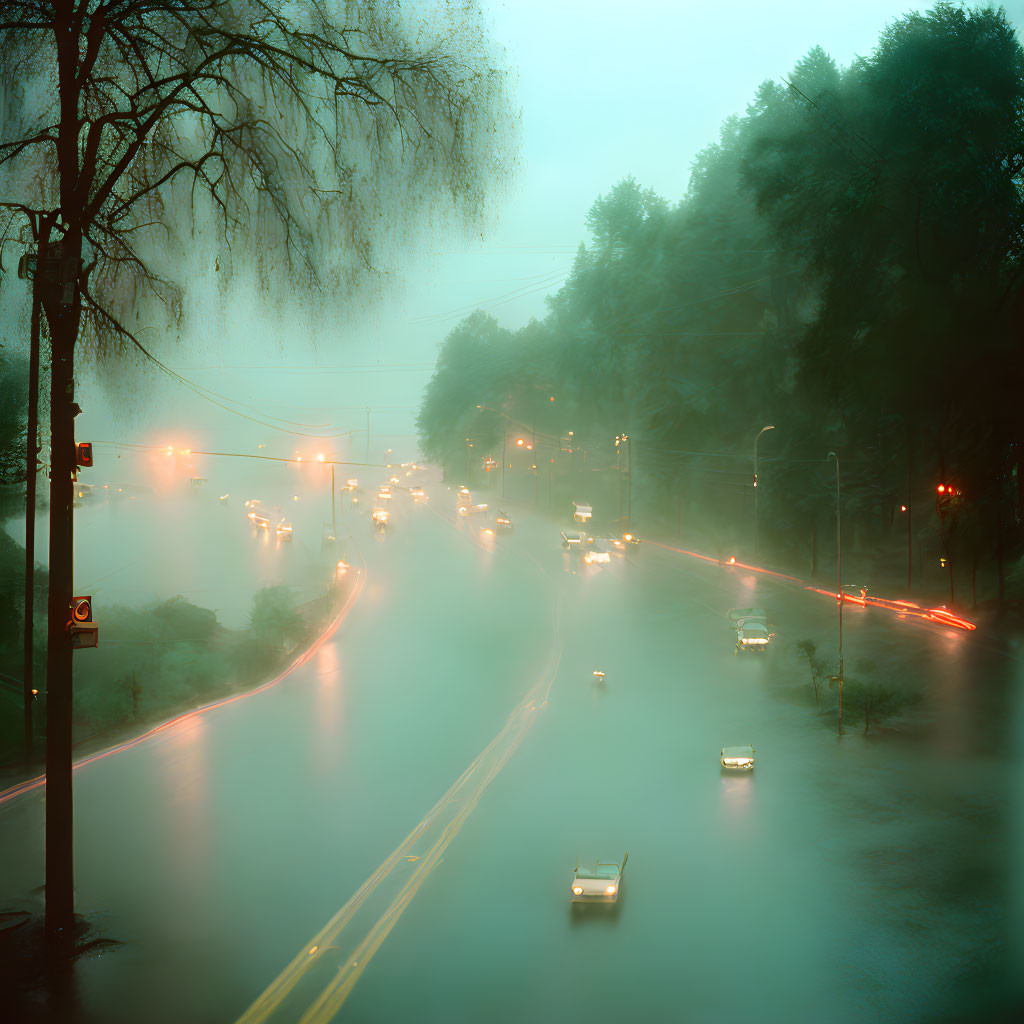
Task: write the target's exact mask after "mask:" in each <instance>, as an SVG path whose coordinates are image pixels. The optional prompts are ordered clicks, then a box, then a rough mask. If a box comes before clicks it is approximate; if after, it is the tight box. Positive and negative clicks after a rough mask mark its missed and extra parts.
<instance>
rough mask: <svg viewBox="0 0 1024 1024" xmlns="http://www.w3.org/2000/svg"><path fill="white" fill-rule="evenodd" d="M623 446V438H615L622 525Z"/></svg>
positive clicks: (584, 460) (584, 459) (620, 520)
mask: <svg viewBox="0 0 1024 1024" xmlns="http://www.w3.org/2000/svg"><path fill="white" fill-rule="evenodd" d="M621 444H622V438H621V437H616V438H615V461H616V462H617V463H618V464H619V486H618V492H619V522H620V523H621V522H622V448H621ZM586 461H587V460H586V456H584V458H583V462H584V464H586ZM627 532H628V530H627Z"/></svg>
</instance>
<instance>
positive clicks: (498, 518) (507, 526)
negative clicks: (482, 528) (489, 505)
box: [494, 508, 512, 530]
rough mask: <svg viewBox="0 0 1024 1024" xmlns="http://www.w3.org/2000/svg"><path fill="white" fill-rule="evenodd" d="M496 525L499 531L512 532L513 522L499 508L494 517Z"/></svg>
mask: <svg viewBox="0 0 1024 1024" xmlns="http://www.w3.org/2000/svg"><path fill="white" fill-rule="evenodd" d="M494 525H495V527H496V528H497V529H499V530H511V529H512V520H511V519H509V517H508V516H507V515H506V514H505V513H504V512H502V511H501V509H500V508H499V509H498V510H497V512H496V513H495V516H494Z"/></svg>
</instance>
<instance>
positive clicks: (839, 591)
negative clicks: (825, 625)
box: [828, 452, 843, 736]
mask: <svg viewBox="0 0 1024 1024" xmlns="http://www.w3.org/2000/svg"><path fill="white" fill-rule="evenodd" d="M828 458H830V459H835V460H836V577H837V579H838V582H837V584H836V601H837V602H838V606H839V675H838V676H837V677H835V678H836V679H837V680H838V682H839V735H840V736H842V735H843V537H842V531H841V525H842V520H841V519H840V504H839V456H838V455H836V453H835V452H829V453H828Z"/></svg>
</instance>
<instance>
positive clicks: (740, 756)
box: [720, 747, 754, 772]
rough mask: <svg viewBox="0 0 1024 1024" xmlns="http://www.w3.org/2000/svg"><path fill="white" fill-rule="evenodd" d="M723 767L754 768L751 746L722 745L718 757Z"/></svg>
mask: <svg viewBox="0 0 1024 1024" xmlns="http://www.w3.org/2000/svg"><path fill="white" fill-rule="evenodd" d="M720 760H721V762H722V767H723V768H730V769H738V770H739V771H747V772H749V771H752V770H753V768H754V748H753V747H722V756H721V758H720Z"/></svg>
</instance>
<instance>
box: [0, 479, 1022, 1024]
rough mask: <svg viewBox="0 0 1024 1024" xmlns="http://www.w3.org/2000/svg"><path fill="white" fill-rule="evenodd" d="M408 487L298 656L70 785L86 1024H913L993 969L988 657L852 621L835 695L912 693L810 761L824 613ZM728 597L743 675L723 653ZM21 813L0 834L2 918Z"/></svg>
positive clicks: (1002, 707) (1016, 860)
mask: <svg viewBox="0 0 1024 1024" xmlns="http://www.w3.org/2000/svg"><path fill="white" fill-rule="evenodd" d="M427 489H428V492H429V493H430V494H431V502H430V504H428V505H413V504H412V503H411V502H410V501H409V500H408V497H407V496H406V495H405V494H404V493H402V492H399V493H397V494H396V497H395V499H394V500H393V502H392V504H393V506H394V508H393V522H392V525H391V527H390V528H389V530H388V532H387V533H386V534H385V535H379V534H374V533H373V532H372V530H371V529H370V526H369V523H368V514H367V513H368V510H363V514H362V516H358V515H357V516H355V517H353V516H352V511H353V510H351V509H350V510H348V511H347V513H346V514H347V515H348V517H349V518H347V519H346V525H348V526H350V527H351V533H352V536H351V539H349V540H343V543H344V551H345V557H346V558H347V559H348V560H349V561H351V562H353V564H360V565H364V566H365V579H364V580H363V582H362V590H361V592H360V594H359V597H358V600H357V601H356V602H355V603H354V605H353V606H352V609H351V611H350V613H349V614H348V616H347V618H346V619H345V620H344V622H343V623H342V625H341V626H340V628H339V629H338V631H337V633H336V634H335V635H334V636H333V637H332V638H331V639H330V640H329V641H328V642H326V643H325V644H324V645H323V646H322V647H321V648H320V649H319V651H318V652H317V654H316V655H315V657H314V658H313V659H312V660H311V661H310V662H309V663H307V664H306V665H304V666H303V667H302V668H300V669H298V670H296V671H295V672H294V673H293V674H292V675H291V676H290V677H289V678H287V679H286V680H284V681H283V682H281V683H280V684H279V685H277V686H275V687H274V688H272V689H270V690H267V691H264V692H263V693H261V694H258V695H255V696H253V697H251V698H249V699H246V700H242V701H238V702H235V703H233V704H230V705H228V706H225V707H223V708H219V709H216V710H213V711H211V712H209V713H207V714H205V715H203V716H201V717H199V718H194V719H190V720H189V721H187V722H183V723H181V724H180V726H176V727H174V728H173V729H170V730H168V731H166V732H164V733H162V734H161V735H160V736H159V737H156V738H154V739H153V740H150V741H147V742H146V743H143V744H141V745H139V746H137V747H135V748H133V749H131V750H128V751H126V752H124V753H122V754H118V755H116V756H114V757H111V758H108V759H106V760H103V761H99V762H96V763H95V764H92V765H89V766H88V767H87V768H85V769H83V770H82V771H81V772H80V773H78V774H77V775H76V814H77V817H76V844H77V893H78V904H79V910H80V911H81V912H83V913H86V914H91V915H94V916H95V918H96V920H97V922H98V923H99V924H100V925H101V928H102V930H103V931H104V932H105V933H106V934H109V935H111V936H114V937H116V938H118V939H120V940H122V941H123V942H124V943H125V945H124V946H121V947H119V948H118V949H117V950H116V951H114V952H109V953H106V954H104V955H103V956H101V957H96V958H92V959H86V960H83V961H82V962H80V964H79V965H78V967H77V968H76V992H77V1000H78V1006H79V1010H78V1016H79V1018H80V1019H82V1020H90V1019H91V1020H101V1021H110V1022H120V1021H138V1020H143V1019H144V1020H148V1021H153V1022H161V1021H181V1020H189V1021H195V1022H201V1021H210V1022H215V1021H216V1022H220V1021H232V1020H236V1019H238V1018H239V1017H240V1016H242V1015H243V1013H244V1012H245V1011H246V1010H247V1008H249V1007H250V1006H253V1004H254V1003H256V1007H255V1009H254V1010H253V1011H252V1012H251V1013H250V1015H249V1017H248V1018H247V1019H249V1020H264V1019H265V1020H282V1021H298V1020H305V1021H315V1020H328V1019H337V1020H354V1021H412V1020H415V1021H439V1022H440V1021H446V1022H451V1021H467V1022H468V1021H481V1020H488V1021H509V1022H513V1021H525V1020H540V1021H547V1020H551V1021H562V1020H570V1019H587V1020H591V1021H599V1022H600V1021H609V1022H610V1021H621V1020H623V1019H643V1020H652V1021H660V1020H665V1021H669V1020H687V1021H705V1020H707V1021H711V1020H722V1019H725V1018H728V1017H730V1016H733V1015H736V1016H742V1017H743V1018H745V1019H748V1020H756V1021H776V1020H778V1021H820V1020H825V1019H827V1020H830V1021H858V1022H859V1021H877V1020H938V1019H942V1018H941V1011H942V1010H943V1009H944V1008H945V1007H948V1006H950V1005H953V1004H954V1003H956V1002H957V1001H960V1000H964V999H966V1000H968V1001H970V1000H971V999H975V1000H980V999H981V998H982V995H981V992H980V988H979V985H980V983H979V982H977V981H975V980H974V975H975V973H976V972H978V971H982V970H986V969H989V970H991V971H992V972H994V973H993V975H992V977H994V978H995V979H996V981H997V982H998V981H999V980H1001V979H1004V978H1005V977H1007V976H1008V975H1009V971H1010V965H1011V964H1012V963H1013V962H1020V960H1021V952H1022V950H1021V946H1020V941H1021V940H1020V935H1019V928H1018V927H1015V922H1019V921H1020V920H1022V919H1024V918H1022V913H1024V896H1022V892H1024V885H1022V880H1024V879H1022V868H1021V867H1020V864H1021V860H1022V858H1021V853H1022V848H1024V826H1022V812H1021V810H1020V808H1021V806H1022V803H1021V799H1020V798H1021V795H1022V793H1024V784H1022V775H1024V770H1022V764H1021V757H1020V750H1021V742H1020V740H1021V735H1022V731H1024V713H1022V701H1021V696H1020V695H1021V692H1022V691H1021V668H1020V660H1019V658H1015V657H1013V649H1012V647H1008V646H1007V645H1006V644H1004V643H1003V642H1002V641H1001V639H999V638H992V637H986V636H984V635H979V634H966V633H963V632H960V631H954V630H949V629H944V628H942V627H937V626H934V625H929V624H924V623H917V622H912V621H902V620H898V619H896V618H894V617H893V616H891V615H890V614H888V613H886V612H883V611H881V610H879V609H863V608H856V609H852V608H848V609H847V611H846V616H845V629H846V647H847V651H846V654H847V671H848V672H850V671H851V667H850V666H851V664H852V662H853V661H854V660H855V659H857V658H860V657H867V658H871V659H873V660H874V661H875V662H876V663H877V667H876V669H875V673H874V675H875V677H876V678H889V677H891V678H893V679H896V680H898V681H899V682H900V683H901V684H907V685H911V686H913V687H915V688H919V689H921V690H922V692H923V693H924V695H925V696H924V700H923V702H922V704H920V705H919V706H918V707H917V708H916V709H915V710H914V712H913V713H912V714H911V715H909V716H908V717H907V718H906V719H905V720H903V722H902V723H901V724H902V728H901V729H900V730H899V731H887V730H883V731H882V734H881V735H878V736H868V737H866V738H865V737H863V736H861V735H860V730H859V728H858V726H857V724H856V723H853V722H849V721H848V723H847V728H848V733H847V735H846V736H844V737H843V738H842V740H837V738H836V736H835V735H834V729H833V728H832V727H831V726H832V723H833V719H832V718H830V717H829V716H828V715H819V714H817V713H816V712H815V709H814V703H813V696H812V694H811V688H810V684H809V683H807V682H806V681H805V679H806V669H805V668H803V667H802V666H801V664H800V663H799V662H798V661H797V659H796V657H795V656H794V654H793V653H792V651H791V649H790V645H791V644H792V642H793V641H795V640H797V639H801V638H803V637H812V638H814V639H817V640H818V641H819V642H820V643H821V645H822V648H823V649H825V648H826V647H827V646H828V645H830V644H832V643H834V620H835V604H834V602H832V601H829V600H828V599H827V598H824V597H822V596H821V595H816V594H813V593H810V592H807V591H805V590H802V589H800V588H798V587H796V586H794V585H793V584H790V583H787V582H785V581H781V580H776V579H773V578H771V577H761V576H758V575H757V574H754V573H751V572H749V571H745V570H742V569H736V568H728V569H723V568H721V567H720V566H718V565H714V564H709V563H704V562H700V561H698V560H694V559H690V558H686V557H685V556H681V555H678V554H676V553H673V552H670V551H665V550H661V549H657V548H655V547H654V546H652V545H641V546H640V547H638V548H635V549H632V550H630V551H628V552H627V555H626V557H625V558H623V559H614V560H613V562H612V564H610V565H609V566H591V567H585V566H578V565H576V564H575V563H574V562H570V561H569V559H568V558H567V556H566V555H565V554H564V553H563V552H562V549H561V547H560V545H559V543H558V540H559V538H558V527H557V526H553V525H552V524H550V523H549V522H546V521H543V520H539V519H534V518H532V517H530V516H528V515H526V514H520V515H517V516H516V530H515V532H514V533H512V534H510V535H507V536H504V535H503V536H498V537H489V536H487V535H484V534H482V533H481V527H482V526H484V525H485V523H484V517H483V516H482V515H481V516H478V517H475V518H473V519H470V520H462V519H460V518H459V517H457V516H456V515H455V514H454V501H453V499H452V496H451V493H450V492H449V491H447V490H446V489H445V488H444V487H442V486H441V485H440V484H437V483H433V484H428V485H427ZM219 511H220V510H215V509H213V508H212V507H211V508H210V509H208V510H207V511H205V512H204V513H203V515H204V516H207V515H216V514H217V513H218V512H219ZM339 532H340V531H339ZM308 536H309V537H311V536H312V530H310V531H309V534H308ZM296 541H297V543H296V544H295V546H294V548H293V549H292V550H291V551H290V553H287V554H286V556H285V557H288V558H292V559H293V561H295V562H300V560H303V559H305V560H307V561H308V563H309V565H310V566H311V567H312V569H311V570H310V571H313V570H315V571H320V569H321V568H322V567H320V566H319V561H318V560H320V559H321V555H320V553H319V549H318V546H317V545H316V544H315V543H313V542H312V541H310V543H308V544H306V543H305V542H304V541H302V542H300V539H299V537H298V536H297V537H296ZM231 557H236V556H234V555H232V556H231ZM574 570H575V571H574ZM288 571H291V570H287V571H284V574H283V576H282V578H283V579H286V578H287V572H288ZM306 571H307V570H306V568H302V569H301V570H298V569H297V570H296V572H297V573H298V575H297V576H296V577H295V578H296V579H299V578H300V577H301V574H302V573H304V572H306ZM200 603H201V602H200ZM749 604H758V605H762V606H764V607H766V608H768V610H769V611H770V614H771V617H772V620H773V623H774V626H775V628H776V631H777V633H778V636H777V638H776V640H775V641H774V646H773V649H772V650H770V651H769V652H768V654H767V655H766V656H765V657H764V658H737V657H735V656H734V655H733V645H732V640H731V634H730V631H729V624H728V622H727V620H726V617H725V613H726V611H727V610H728V609H729V608H730V607H733V606H739V605H749ZM997 640H998V642H997ZM594 669H601V670H603V671H604V672H605V673H606V681H605V684H604V685H603V686H600V685H597V684H595V682H594V678H593V675H592V673H593V670H594ZM510 713H511V714H512V715H513V719H512V720H511V721H510V718H509V716H510ZM742 743H752V744H753V745H754V746H755V747H756V749H757V767H756V769H755V772H754V773H753V774H748V775H740V776H726V775H723V773H722V772H721V770H720V768H719V765H718V759H717V755H718V751H719V748H720V747H721V746H723V745H731V744H742ZM481 755H483V756H482V757H480V756H481ZM478 757H480V760H479V761H478V762H476V761H475V759H477V758H478ZM467 769H468V771H467ZM460 780H461V782H460ZM456 783H458V784H459V788H456V789H455V790H454V792H450V790H451V788H452V787H453V784H456ZM446 794H447V796H446ZM42 809H43V804H42V799H41V797H40V795H39V794H38V793H36V794H30V795H29V796H26V797H22V798H19V799H18V800H16V801H12V802H10V803H8V804H6V805H4V806H3V807H0V831H2V833H3V840H4V841H3V844H2V852H0V862H2V868H3V870H2V871H0V892H2V894H3V901H4V902H5V903H10V902H12V901H13V900H15V899H16V898H18V897H19V896H21V895H23V894H24V893H25V892H27V891H29V890H31V889H32V888H33V887H35V886H37V885H39V884H40V883H41V881H42V878H41V862H42V858H41V844H42ZM432 809H433V813H432V814H431V812H432ZM417 826H422V828H421V830H420V831H419V832H417V831H416V830H417ZM626 849H628V850H629V865H628V868H627V871H626V875H625V879H624V882H623V889H622V895H621V898H620V901H619V903H618V905H617V906H616V907H614V908H612V909H609V908H603V907H596V908H590V907H588V908H583V912H580V908H576V909H572V908H570V906H569V904H568V900H567V895H568V887H569V881H570V878H571V873H572V868H573V867H574V865H575V863H576V858H577V856H578V855H579V856H580V857H581V858H582V859H583V860H588V859H590V860H592V859H593V858H594V857H596V856H600V857H601V859H618V858H620V857H621V856H622V854H623V852H624V851H625V850H626ZM392 853H394V854H395V856H394V857H393V858H392V859H391V860H389V855H391V854H392ZM368 881H370V882H371V883H372V886H371V888H370V891H366V887H365V883H367V882H368ZM361 887H363V890H362V893H361V894H360V891H361ZM354 896H355V903H354V904H353V902H352V900H353V897H354ZM346 907H348V909H347V910H346V909H344V908H346ZM339 911H340V912H341V913H340V915H339ZM591 911H594V912H591ZM332 919H335V920H336V926H335V928H334V929H333V930H332V931H330V933H329V935H328V941H327V942H326V943H325V944H324V948H317V949H316V950H315V952H313V953H310V952H309V950H310V949H312V948H313V946H314V945H317V943H315V941H314V940H315V939H316V937H317V935H318V933H321V929H323V928H324V926H326V925H328V924H329V922H331V920H332ZM1015 958H1016V960H1015ZM293 961H294V964H293ZM307 961H308V962H307ZM290 964H293V966H291V967H289V965H290ZM279 978H281V979H283V980H282V981H281V982H280V983H279V986H278V988H277V989H276V990H272V991H275V992H276V993H277V994H279V995H280V996H281V998H280V999H279V1000H277V996H276V995H275V996H274V998H273V999H268V1000H267V1001H265V1002H264V1003H262V1004H261V1003H257V1002H256V1001H257V1000H258V998H259V997H260V995H261V993H263V992H264V990H266V989H267V988H268V986H272V984H273V983H274V981H275V979H279ZM285 989H287V991H284V990H285ZM282 992H283V994H282ZM275 1000H276V1001H275ZM304 1014H305V1015H306V1016H303V1015H304Z"/></svg>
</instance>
